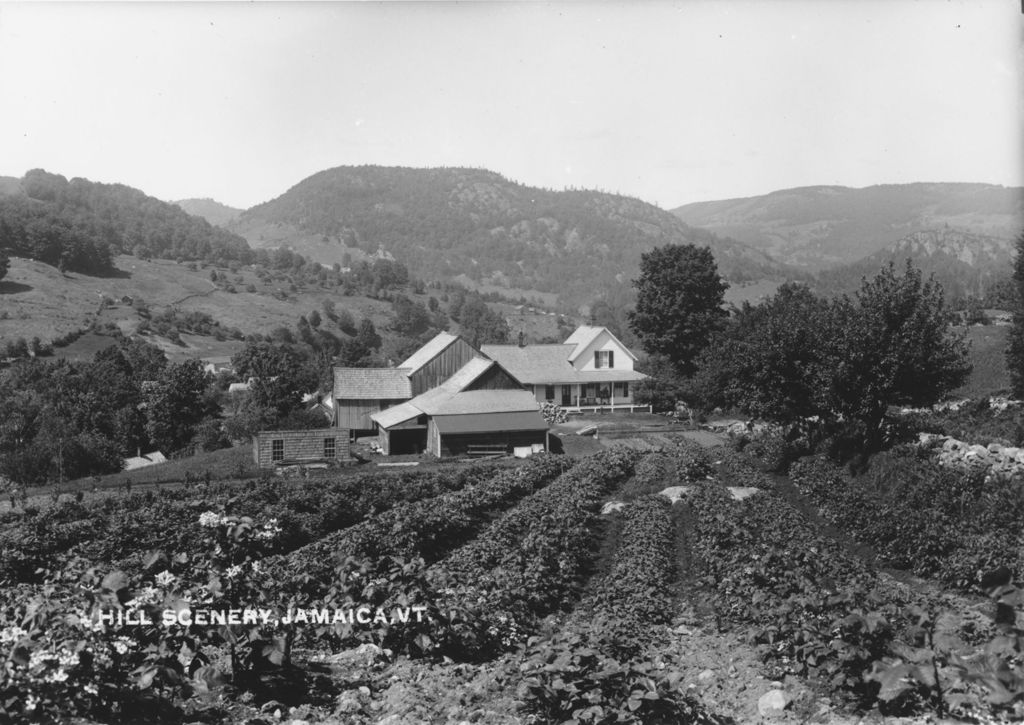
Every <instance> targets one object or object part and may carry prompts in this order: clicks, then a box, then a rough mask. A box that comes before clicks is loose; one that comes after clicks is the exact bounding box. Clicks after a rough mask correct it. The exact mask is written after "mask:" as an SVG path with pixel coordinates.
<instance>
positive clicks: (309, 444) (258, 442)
mask: <svg viewBox="0 0 1024 725" xmlns="http://www.w3.org/2000/svg"><path fill="white" fill-rule="evenodd" d="M252 447H253V458H254V460H255V461H256V465H257V466H258V467H259V468H273V467H275V466H298V465H312V464H323V465H329V464H330V463H331V462H333V461H345V460H348V458H349V451H350V449H349V432H348V430H347V429H345V428H316V429H313V430H262V431H260V432H259V433H257V434H256V435H255V436H254V437H253V439H252Z"/></svg>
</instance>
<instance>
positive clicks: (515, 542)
mask: <svg viewBox="0 0 1024 725" xmlns="http://www.w3.org/2000/svg"><path fill="white" fill-rule="evenodd" d="M634 459H635V456H634V455H633V454H630V453H628V452H614V453H608V454H602V455H599V456H597V457H595V458H594V459H592V460H591V461H586V462H584V463H582V464H580V465H578V466H576V467H575V469H573V470H570V471H569V472H567V473H563V471H565V469H566V468H567V467H568V463H567V462H566V459H561V460H558V459H548V458H546V457H545V458H542V459H539V460H536V461H533V462H530V463H528V464H527V465H526V466H524V467H523V468H522V469H518V470H508V471H500V470H499V469H498V468H496V467H490V468H488V467H473V468H471V469H468V471H461V472H458V473H453V474H452V475H449V476H444V475H437V476H434V477H422V476H407V475H406V476H401V477H398V479H397V480H396V481H390V482H387V483H384V482H381V481H378V480H376V479H372V478H371V479H368V480H366V481H364V483H365V484H366V486H365V488H364V490H362V491H350V492H349V493H350V495H351V499H352V500H351V501H350V504H355V505H352V506H351V508H353V509H354V510H355V513H354V514H353V516H352V518H350V519H349V520H348V522H352V521H355V523H354V524H353V526H354V528H349V529H348V531H349V532H350V533H349V534H342V535H340V536H338V537H332V542H331V543H330V546H331V547H332V548H333V549H334V550H335V551H339V548H340V551H339V553H340V554H341V555H342V558H340V559H334V558H333V557H332V556H328V557H326V558H327V560H328V561H331V560H332V559H333V561H332V563H333V564H334V566H333V568H331V567H328V568H326V569H325V568H324V567H322V566H321V565H322V563H323V562H322V561H320V560H319V559H318V557H319V555H320V554H325V553H327V552H324V551H320V550H315V549H313V548H311V549H310V550H309V551H306V552H305V553H304V554H303V553H300V554H297V555H296V557H295V558H294V559H293V560H288V559H287V558H285V559H284V560H282V559H280V557H279V556H276V555H278V554H279V552H280V551H281V550H282V548H286V547H285V546H284V545H283V544H282V541H281V540H282V538H283V537H284V534H285V532H284V527H283V525H282V520H281V519H282V517H280V516H279V515H275V516H256V517H253V516H243V515H238V514H237V513H232V512H231V506H230V504H231V503H233V502H232V501H228V502H223V505H222V506H221V507H220V510H209V509H206V506H207V505H208V503H209V502H208V501H196V502H193V505H191V506H189V507H188V511H189V513H190V515H191V516H190V518H191V520H188V521H184V520H182V521H180V524H181V525H182V526H183V528H186V529H187V530H188V532H189V537H190V538H189V541H188V553H182V552H175V551H173V550H172V551H167V552H166V553H153V554H151V555H149V556H147V557H146V559H145V560H144V561H141V562H139V567H138V568H137V569H135V570H132V571H129V572H128V573H127V574H123V573H120V572H111V573H108V574H106V575H104V573H103V570H102V569H97V568H93V567H91V566H90V564H91V563H92V562H90V561H86V560H83V559H80V558H75V557H72V556H66V557H65V560H64V563H63V565H62V566H60V567H54V569H53V570H52V571H50V572H48V573H46V574H45V575H44V581H43V582H42V583H36V584H22V585H17V586H12V587H10V588H8V589H6V590H4V591H3V594H2V595H0V596H2V599H0V632H2V638H3V642H2V644H3V646H4V649H5V654H6V659H5V663H4V668H5V669H4V679H3V681H2V683H0V707H2V708H3V709H2V712H3V713H4V714H5V715H7V716H12V717H13V716H15V715H18V716H27V717H29V718H30V719H31V718H33V717H35V716H37V715H41V716H43V717H45V715H46V713H49V714H51V715H53V714H55V713H60V714H62V715H75V714H83V715H84V714H88V715H89V716H91V717H97V718H99V719H104V718H111V717H113V718H114V719H117V718H124V717H131V713H133V712H136V711H137V710H138V709H139V708H142V707H150V706H152V705H153V704H154V702H155V703H157V704H159V703H164V704H166V703H167V702H169V701H174V702H182V701H183V700H186V699H187V698H188V697H189V696H190V695H191V694H192V691H193V690H194V688H195V686H196V683H197V682H205V683H206V686H207V687H216V686H218V685H219V684H220V683H222V682H223V680H224V678H225V676H227V677H230V678H231V679H232V681H233V683H234V684H235V686H236V687H243V688H244V687H245V686H246V682H247V681H249V680H250V678H252V677H256V676H258V673H259V672H262V671H265V670H266V669H267V668H273V667H280V666H282V665H288V664H289V662H290V660H291V646H292V643H293V642H294V639H295V637H294V636H295V632H296V631H297V630H298V629H300V627H299V626H298V625H288V626H284V627H282V626H280V624H279V625H278V626H276V627H274V626H269V625H267V624H266V623H265V622H247V623H244V624H242V625H230V624H228V625H224V626H217V627H199V626H198V625H196V624H188V623H171V624H170V625H169V626H161V624H160V623H159V617H160V613H161V612H162V611H164V610H167V609H168V608H170V609H171V610H175V611H182V610H189V611H191V610H192V609H197V608H198V609H202V608H222V609H223V608H225V607H231V606H252V604H253V603H254V602H255V603H259V605H260V606H261V607H262V606H266V607H267V608H268V609H270V610H275V613H278V614H279V613H281V612H282V611H286V608H287V607H288V606H289V605H296V604H299V603H302V604H304V605H307V604H309V603H310V602H308V601H305V598H304V595H302V592H301V590H299V591H296V590H295V589H294V588H293V589H292V590H291V591H289V590H288V586H287V585H289V584H292V585H293V584H295V582H296V581H299V582H301V581H303V580H306V583H309V582H311V581H312V582H315V585H316V588H317V591H318V592H320V593H322V598H321V599H318V600H315V601H316V603H317V604H323V605H324V606H325V607H326V606H330V607H344V606H345V605H346V604H350V603H359V604H368V605H370V606H373V607H380V608H382V609H390V608H392V607H398V606H402V607H409V606H418V605H422V606H423V608H424V609H425V610H427V611H428V614H429V615H430V617H431V620H432V621H429V622H427V623H425V624H412V625H410V626H394V622H391V623H382V624H379V625H378V624H377V623H376V622H374V623H373V625H372V626H368V627H355V628H354V627H352V626H351V623H347V624H340V625H339V624H336V623H334V624H326V625H325V624H323V623H321V626H318V627H306V628H304V629H305V631H306V632H307V633H308V634H309V639H310V641H311V643H316V642H317V640H318V639H319V638H325V639H323V643H325V644H332V645H333V644H336V643H337V642H338V641H339V639H340V640H341V641H343V642H346V643H353V642H358V641H369V642H374V643H375V644H379V645H380V646H382V647H384V648H386V649H387V650H390V651H391V652H392V653H393V654H408V655H411V656H423V655H432V654H437V653H438V652H439V651H441V649H442V648H448V649H452V648H453V643H454V648H455V649H460V650H461V651H465V649H466V639H465V636H464V635H465V627H464V623H465V622H466V621H472V622H473V627H474V628H477V627H478V626H479V625H478V622H479V621H480V620H481V619H485V618H486V619H490V615H491V613H490V612H489V611H486V610H484V609H477V610H476V611H475V612H473V613H472V616H471V617H467V618H453V617H452V616H451V614H450V611H449V610H450V609H454V608H457V607H462V606H463V605H464V604H466V602H467V601H468V600H466V599H464V598H461V597H458V596H454V597H453V596H452V592H450V591H449V592H446V593H445V594H446V596H441V595H439V593H438V590H437V587H436V579H437V577H438V575H439V572H443V571H444V569H443V565H442V564H439V565H438V567H439V568H435V570H433V571H431V572H430V573H431V577H430V579H429V580H428V579H427V577H426V574H427V570H426V565H425V562H424V560H423V559H422V558H420V557H421V556H422V555H426V556H428V557H430V558H431V559H436V558H437V557H439V556H441V555H442V554H443V553H446V552H447V551H448V549H450V548H451V547H454V546H457V545H459V544H460V543H464V542H465V541H466V540H468V539H470V538H472V537H473V536H474V535H475V534H476V533H478V532H479V531H480V530H481V529H483V531H484V534H483V536H481V537H480V538H478V539H477V540H475V541H473V542H471V543H470V544H468V545H467V546H465V547H463V548H462V549H460V550H459V551H460V552H462V559H461V560H462V561H463V562H465V561H470V560H471V559H472V555H471V554H466V553H465V552H466V551H467V550H470V549H472V550H475V551H477V552H478V553H479V552H482V551H484V550H485V549H487V550H489V549H491V548H492V547H494V546H499V547H503V548H504V552H503V554H504V556H499V557H498V559H497V562H498V565H497V566H496V568H494V570H493V571H488V572H487V576H488V577H489V578H490V579H491V582H492V583H494V584H497V585H499V586H504V587H505V588H506V592H505V593H504V594H503V595H502V596H503V598H504V599H505V600H506V601H509V600H514V599H517V598H520V597H521V598H522V600H523V601H524V602H527V603H528V608H529V607H538V605H539V606H541V607H544V606H547V607H553V606H560V605H562V604H564V603H565V602H566V601H568V599H569V598H571V591H572V590H573V589H574V588H575V586H576V584H578V580H579V578H580V577H581V575H582V573H583V571H584V570H585V567H586V560H587V555H588V550H589V545H590V541H589V536H588V532H589V527H590V525H591V524H592V523H593V520H594V518H595V517H596V516H597V511H598V509H599V508H600V502H601V499H602V498H603V496H604V495H605V494H607V493H608V492H610V491H613V490H614V489H615V488H616V487H617V486H619V485H621V483H622V482H623V481H624V480H625V479H626V478H627V477H628V475H629V472H630V471H631V467H632V464H633V461H634ZM577 469H579V470H578V471H577ZM556 476H557V480H556V481H555V483H553V484H551V485H550V486H549V487H548V488H549V489H554V491H553V492H551V493H548V489H545V488H544V484H545V483H548V482H549V481H550V480H551V479H554V478H555V477H556ZM381 478H384V479H386V478H388V477H381ZM400 482H406V483H409V484H410V485H409V486H407V487H402V486H401V485H398V486H394V485H393V484H394V483H400ZM421 484H422V485H421ZM538 489H540V490H539V491H538ZM385 490H386V491H388V495H384V496H381V495H379V494H380V493H381V492H382V491H385ZM462 490H465V491H467V493H466V495H463V496H459V495H457V493H453V492H457V491H462ZM531 494H532V495H531ZM523 496H526V498H525V499H524V500H522V502H521V503H520V504H519V505H518V506H516V507H515V508H513V509H512V510H511V511H509V512H507V513H506V514H505V515H504V516H501V517H500V518H497V519H496V520H495V521H494V522H493V524H491V525H489V526H488V524H489V523H490V522H491V519H492V518H494V516H496V515H497V514H498V513H499V512H500V510H501V509H502V508H506V507H507V506H509V505H511V504H513V503H515V501H516V500H519V499H522V497H523ZM403 497H405V498H406V499H413V501H407V502H406V503H403V502H402V501H401V499H402V498H403ZM416 499H418V500H419V501H420V503H416ZM356 502H362V503H361V504H359V503H356ZM378 506H379V507H380V508H381V509H383V510H382V511H377V512H374V510H373V509H374V508H375V507H378ZM271 511H272V512H273V513H275V514H279V513H280V512H279V511H278V510H276V509H273V508H269V509H268V510H267V511H266V512H267V513H270V512H271ZM360 516H361V517H362V522H361V523H360V522H359V521H358V519H359V517H360ZM510 537H511V538H510ZM346 538H347V543H348V545H349V546H350V547H351V551H352V552H354V553H361V554H362V555H363V556H362V557H360V558H352V557H350V556H344V555H345V553H346V551H345V540H346ZM500 542H504V543H500ZM399 554H402V555H406V557H408V558H403V557H401V556H397V555H399ZM275 557H276V558H275ZM513 559H514V560H513ZM275 561H287V562H288V566H285V567H283V568H281V567H275V566H273V565H272V564H273V563H274V562H275ZM304 567H305V569H304ZM461 571H462V572H465V569H461ZM503 572H504V573H503ZM442 578H444V577H443V576H442ZM513 579H514V581H513ZM570 581H571V582H572V584H571V585H570V584H569V582H570ZM559 587H562V590H561V591H560V593H559V594H557V595H556V596H554V597H553V598H552V592H553V591H554V590H555V589H558V588H559ZM481 591H487V589H486V585H485V589H483V590H481ZM490 593H492V594H494V592H490ZM296 594H298V595H299V596H298V597H296ZM442 600H446V601H444V602H443V603H444V604H446V605H447V608H446V609H444V610H442V609H441V607H440V606H439V604H440V603H442ZM540 602H547V604H540ZM104 607H106V608H113V609H116V610H120V611H130V612H133V613H135V614H136V615H138V614H139V613H140V612H143V613H148V616H149V617H150V619H153V620H156V622H157V623H156V624H154V625H152V626H133V627H130V628H127V627H121V626H118V625H116V624H108V625H106V626H102V625H97V624H96V623H95V621H93V620H94V617H93V616H92V615H95V613H96V611H97V610H99V609H101V608H104ZM471 608H472V607H471ZM537 611H538V613H539V611H540V610H539V609H538V610H537ZM490 621H493V620H490ZM223 661H227V662H229V667H227V672H225V667H224V666H223V664H222V665H220V666H216V667H215V666H214V664H213V663H215V662H223ZM250 684H251V682H250Z"/></svg>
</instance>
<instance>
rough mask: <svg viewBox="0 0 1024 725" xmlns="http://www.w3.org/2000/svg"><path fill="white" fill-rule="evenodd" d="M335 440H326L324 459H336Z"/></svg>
mask: <svg viewBox="0 0 1024 725" xmlns="http://www.w3.org/2000/svg"><path fill="white" fill-rule="evenodd" d="M335 457H336V456H335V449H334V439H333V438H324V458H335Z"/></svg>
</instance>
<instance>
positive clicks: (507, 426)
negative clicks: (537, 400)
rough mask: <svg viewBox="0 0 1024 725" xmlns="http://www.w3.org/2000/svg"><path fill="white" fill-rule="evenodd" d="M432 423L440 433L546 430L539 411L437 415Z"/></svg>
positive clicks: (546, 427) (546, 426) (546, 425)
mask: <svg viewBox="0 0 1024 725" xmlns="http://www.w3.org/2000/svg"><path fill="white" fill-rule="evenodd" d="M434 424H435V425H437V429H438V430H439V431H440V432H441V434H442V435H446V434H450V433H490V432H495V431H513V430H547V429H548V424H547V423H546V422H545V421H544V418H543V416H541V414H540V411H537V410H533V411H529V412H527V411H522V412H517V413H474V414H470V415H438V416H435V418H434Z"/></svg>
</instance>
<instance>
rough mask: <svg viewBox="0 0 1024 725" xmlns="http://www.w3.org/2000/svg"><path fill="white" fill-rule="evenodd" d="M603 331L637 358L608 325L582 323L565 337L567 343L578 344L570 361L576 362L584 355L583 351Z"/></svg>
mask: <svg viewBox="0 0 1024 725" xmlns="http://www.w3.org/2000/svg"><path fill="white" fill-rule="evenodd" d="M602 332H607V333H608V336H609V337H610V338H611V339H613V340H615V342H617V343H618V344H619V347H621V348H622V349H623V350H624V351H625V352H626V354H627V355H629V356H630V357H631V358H633V359H634V360H636V355H634V354H633V353H632V351H631V350H630V349H629V348H628V347H626V346H625V345H623V344H622V341H621V340H620V339H619V338H617V337H615V335H613V334H612V331H611V330H609V329H608V328H607V327H593V326H591V325H580V326H579V327H577V328H576V329H575V330H573V332H572V334H571V335H569V337H567V338H566V339H565V344H566V345H575V346H576V349H575V350H573V352H572V354H571V355H569V362H575V361H576V358H578V357H579V356H580V355H582V354H583V351H584V350H586V349H587V347H588V346H589V345H590V343H592V342H593V341H594V340H596V339H597V336H598V335H600V334H601V333H602Z"/></svg>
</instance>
